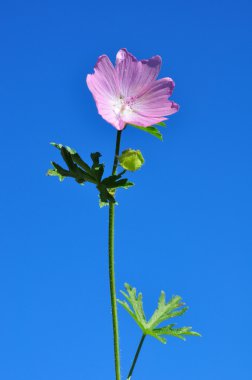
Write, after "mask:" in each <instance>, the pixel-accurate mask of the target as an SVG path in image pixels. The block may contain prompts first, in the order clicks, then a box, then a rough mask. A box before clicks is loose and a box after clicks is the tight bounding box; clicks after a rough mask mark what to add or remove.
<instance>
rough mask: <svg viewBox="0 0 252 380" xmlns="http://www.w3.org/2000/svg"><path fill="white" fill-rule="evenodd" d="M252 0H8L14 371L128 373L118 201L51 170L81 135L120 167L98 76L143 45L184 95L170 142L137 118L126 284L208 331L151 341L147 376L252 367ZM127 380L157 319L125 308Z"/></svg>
mask: <svg viewBox="0 0 252 380" xmlns="http://www.w3.org/2000/svg"><path fill="white" fill-rule="evenodd" d="M250 18H251V3H250V2H249V1H245V0H241V1H239V2H238V3H237V2H234V1H233V2H232V1H231V2H230V1H222V0H220V1H204V2H202V1H194V0H192V1H190V2H189V1H176V2H170V1H164V0H162V1H155V2H154V3H153V2H144V1H137V2H135V1H132V0H131V1H127V2H118V1H106V2H105V1H104V2H103V1H100V0H98V1H96V2H91V1H90V2H84V1H80V0H78V1H77V0H72V1H71V2H70V1H64V0H62V1H56V0H50V1H23V2H18V1H8V2H4V3H2V5H1V12H0V39H1V60H0V69H1V70H0V76H1V84H0V104H1V114H0V122H1V126H2V127H1V139H2V143H1V152H2V154H1V156H2V158H1V163H2V165H1V166H2V169H1V199H2V201H1V210H0V211H1V222H0V223H1V226H0V227H1V236H2V237H1V240H0V248H1V254H0V297H1V298H0V299H1V306H0V308H1V313H0V336H1V338H0V357H1V361H0V378H1V379H4V380H57V379H60V380H70V379H71V380H72V379H74V380H81V379H95V380H99V379H113V376H114V372H113V371H114V368H113V347H112V336H111V333H112V330H111V315H110V308H109V287H108V273H107V250H106V243H107V221H108V216H107V212H108V210H107V209H106V208H104V209H102V210H100V209H99V207H98V204H97V194H96V192H95V190H94V189H93V188H92V187H91V186H85V187H81V186H78V185H77V184H75V183H73V182H71V181H65V182H63V183H59V182H58V181H57V179H56V178H49V177H46V176H45V173H46V171H47V169H48V168H49V167H50V160H52V159H53V160H58V161H59V155H58V152H57V151H56V150H55V149H54V148H53V147H51V146H50V145H49V142H50V141H56V142H61V143H63V144H67V145H69V146H71V147H73V148H75V149H77V150H78V151H79V153H80V154H81V155H82V156H83V158H86V159H88V156H89V153H90V152H93V151H97V150H98V151H100V152H101V153H102V154H103V159H104V162H106V164H107V170H108V171H110V166H111V163H112V154H113V151H114V142H115V134H116V131H115V129H114V128H113V127H112V126H110V125H109V124H107V123H106V122H105V121H104V120H103V119H102V118H101V117H100V116H99V115H98V114H97V110H96V107H95V104H94V101H93V99H92V96H91V94H90V93H89V91H88V89H87V86H86V83H85V77H86V75H87V74H88V73H90V72H92V71H93V66H94V64H95V62H96V60H97V57H98V56H99V55H101V54H104V53H105V54H107V55H109V56H110V58H111V59H112V60H114V58H115V55H116V52H117V51H118V50H119V49H120V48H121V47H126V48H127V49H128V50H129V51H131V52H132V53H133V54H134V55H136V56H137V57H138V58H139V59H140V58H141V59H142V58H148V57H151V56H152V55H155V54H159V55H161V56H162V58H163V66H162V70H161V77H162V76H170V77H172V78H173V79H174V80H175V82H176V88H175V91H174V95H173V99H174V100H175V101H176V102H178V103H179V104H180V105H181V109H180V111H179V113H178V114H176V115H174V116H172V117H171V118H170V120H169V122H168V124H167V128H166V129H165V130H164V131H163V132H164V142H163V143H162V142H160V141H158V140H156V139H155V138H153V137H151V136H148V135H146V134H144V133H142V132H140V131H137V130H135V129H133V128H132V129H130V128H128V129H127V130H126V132H125V133H124V134H123V138H122V148H129V147H130V148H135V149H141V151H142V153H143V155H144V157H145V161H146V163H145V165H144V167H143V168H142V169H141V171H139V172H136V173H134V174H132V175H131V176H130V178H131V179H132V180H133V181H134V182H135V183H136V186H135V187H134V188H132V189H130V190H127V191H124V190H122V191H120V192H119V193H118V201H119V206H118V207H117V209H116V271H117V286H118V289H122V287H123V283H124V282H125V281H127V282H129V283H130V284H132V285H134V286H136V287H137V289H139V290H141V291H142V292H143V295H144V305H145V308H146V311H147V314H148V315H150V314H151V312H152V311H153V309H154V308H155V306H156V302H157V298H158V295H159V292H160V290H161V289H163V290H165V291H166V292H167V294H168V295H170V296H171V295H172V294H179V295H181V296H182V297H183V299H184V300H185V302H186V303H187V304H188V305H189V306H190V309H189V311H188V313H187V314H186V315H185V316H183V317H182V318H181V321H180V323H181V324H183V325H192V326H193V327H194V329H196V330H198V331H200V332H201V333H202V334H203V338H201V339H197V338H191V339H188V340H187V342H185V343H184V342H182V341H177V340H176V339H175V338H174V339H170V340H169V341H168V343H167V345H166V346H163V345H162V344H161V343H159V342H157V341H155V340H154V339H151V338H148V339H147V340H146V342H145V343H144V346H143V350H142V352H141V356H140V359H139V362H138V364H137V367H136V370H135V373H134V377H133V378H132V379H136V380H137V379H139V380H142V379H144V380H153V379H155V380H159V379H160V380H161V379H174V380H182V379H185V378H187V379H190V380H202V379H204V380H213V379H214V380H224V379H228V380H237V379H243V380H248V379H251V376H252V366H251V359H250V355H249V351H250V350H251V348H250V339H251V333H250V330H249V326H250V323H251V321H250V319H251V318H250V315H251V270H250V268H251V261H252V259H251V245H252V244H251V243H252V238H251V211H252V204H251V138H252V131H251V96H250V95H251V85H252V83H251V52H250V49H249V47H250V45H251V19H250ZM119 318H120V319H119V322H120V336H121V356H122V373H123V379H125V376H126V374H127V371H128V369H129V366H130V362H131V360H132V356H133V353H134V350H135V348H136V345H137V343H138V340H139V338H140V331H139V330H138V328H137V326H135V324H134V322H133V321H132V320H131V319H130V318H129V316H128V315H127V314H126V312H124V310H121V309H119Z"/></svg>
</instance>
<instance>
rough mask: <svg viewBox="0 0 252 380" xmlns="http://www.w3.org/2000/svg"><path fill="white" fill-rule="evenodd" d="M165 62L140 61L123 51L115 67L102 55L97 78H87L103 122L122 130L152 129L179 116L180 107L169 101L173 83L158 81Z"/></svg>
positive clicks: (96, 70)
mask: <svg viewBox="0 0 252 380" xmlns="http://www.w3.org/2000/svg"><path fill="white" fill-rule="evenodd" d="M161 61H162V60H161V57H160V56H159V55H156V56H154V57H152V58H150V59H146V60H145V59H144V60H141V61H138V60H137V59H136V58H135V57H134V56H133V55H132V54H130V53H129V52H128V51H127V50H126V49H121V50H119V52H118V53H117V55H116V64H115V66H113V64H112V63H111V61H110V59H109V58H108V57H107V56H106V55H101V56H100V57H99V58H98V61H97V63H96V65H95V68H94V74H88V76H87V85H88V88H89V90H90V91H91V92H92V94H93V97H94V100H95V102H96V105H97V108H98V112H99V114H100V115H101V116H102V117H103V119H105V120H106V121H107V122H109V123H110V124H112V125H113V126H114V127H115V128H116V129H118V130H122V129H123V128H124V127H125V126H126V124H135V125H138V126H141V127H148V126H150V125H153V124H157V123H160V122H161V121H164V120H167V118H166V117H165V116H168V115H171V114H173V113H175V112H177V111H178V109H179V106H178V104H176V103H174V102H173V101H170V100H168V98H169V97H170V96H171V94H172V91H173V89H174V82H173V80H172V79H171V78H162V79H158V80H157V79H156V78H157V76H158V74H159V71H160V67H161Z"/></svg>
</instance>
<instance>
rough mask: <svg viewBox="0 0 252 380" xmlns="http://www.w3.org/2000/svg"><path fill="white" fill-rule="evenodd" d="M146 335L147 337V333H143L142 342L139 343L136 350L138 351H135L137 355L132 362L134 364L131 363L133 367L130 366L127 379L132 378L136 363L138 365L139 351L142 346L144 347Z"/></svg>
mask: <svg viewBox="0 0 252 380" xmlns="http://www.w3.org/2000/svg"><path fill="white" fill-rule="evenodd" d="M145 337H146V335H144V334H143V335H142V338H141V340H140V343H139V345H138V347H137V351H136V353H135V357H134V360H133V363H132V365H131V367H130V371H129V374H128V376H127V380H130V379H131V376H132V373H133V371H134V368H135V365H136V362H137V359H138V355H139V353H140V351H141V348H142V345H143V342H144V339H145Z"/></svg>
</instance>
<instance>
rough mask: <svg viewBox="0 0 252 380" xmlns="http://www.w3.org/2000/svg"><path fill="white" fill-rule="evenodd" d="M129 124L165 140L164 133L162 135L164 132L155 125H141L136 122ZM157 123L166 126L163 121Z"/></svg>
mask: <svg viewBox="0 0 252 380" xmlns="http://www.w3.org/2000/svg"><path fill="white" fill-rule="evenodd" d="M129 125H130V126H132V127H134V128H137V129H139V130H140V131H143V132H146V133H149V134H150V135H152V136H154V137H156V138H158V139H159V140H161V141H163V135H162V133H161V132H160V131H159V129H157V128H156V127H154V126H149V127H140V126H139V125H135V124H129ZM156 125H158V126H160V127H166V124H165V123H163V122H160V123H157V124H156Z"/></svg>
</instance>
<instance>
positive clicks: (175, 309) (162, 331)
mask: <svg viewBox="0 0 252 380" xmlns="http://www.w3.org/2000/svg"><path fill="white" fill-rule="evenodd" d="M124 286H125V289H126V291H127V293H126V292H123V291H121V293H122V294H123V296H124V297H125V299H126V301H125V300H124V301H121V300H118V302H119V303H120V304H121V305H122V306H123V307H124V309H125V310H126V311H127V312H128V313H129V314H130V316H131V317H132V318H133V319H134V320H135V322H136V323H137V324H138V326H139V327H140V329H141V330H142V332H143V334H144V335H151V336H153V337H154V338H156V339H158V340H159V341H160V342H162V343H166V339H165V338H164V335H169V336H175V337H177V338H179V339H182V340H185V336H187V335H191V336H200V334H199V333H197V332H195V331H192V330H191V327H187V326H186V327H181V328H175V327H174V326H175V324H174V323H172V324H168V325H166V326H163V327H158V326H159V325H160V324H161V323H162V322H165V321H167V320H168V319H171V318H175V317H179V316H181V315H183V314H184V313H185V312H186V311H187V310H188V307H185V306H184V303H183V302H182V299H181V297H179V296H174V297H172V298H171V299H170V301H168V302H166V300H165V292H163V291H162V292H161V294H160V297H159V300H158V307H157V309H156V310H155V311H154V313H153V315H152V317H151V318H150V319H149V321H147V319H146V317H145V313H144V309H143V296H142V293H138V294H137V291H136V288H132V287H131V286H130V285H129V284H124Z"/></svg>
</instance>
